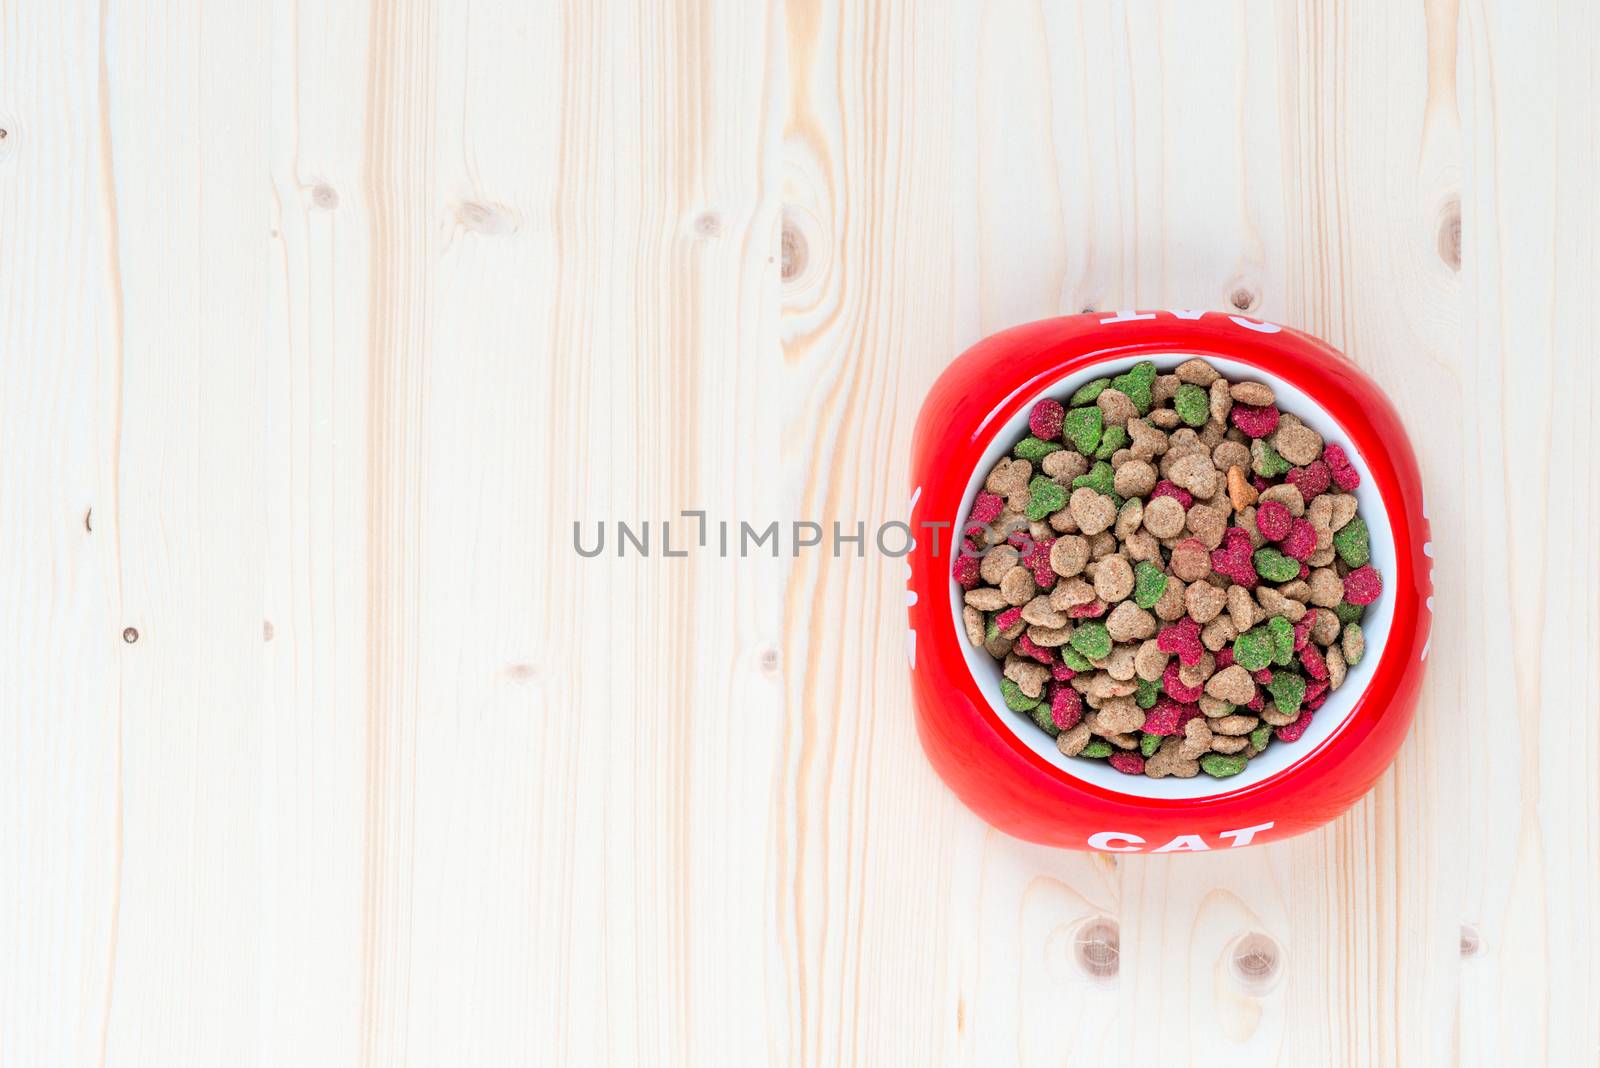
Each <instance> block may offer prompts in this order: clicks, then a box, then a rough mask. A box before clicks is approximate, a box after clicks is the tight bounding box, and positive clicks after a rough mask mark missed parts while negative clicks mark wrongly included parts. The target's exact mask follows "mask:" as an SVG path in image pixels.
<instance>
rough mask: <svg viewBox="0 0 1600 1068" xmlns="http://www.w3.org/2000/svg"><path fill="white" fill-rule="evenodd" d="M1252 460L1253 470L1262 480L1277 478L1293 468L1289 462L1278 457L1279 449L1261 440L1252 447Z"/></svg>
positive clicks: (1252, 444)
mask: <svg viewBox="0 0 1600 1068" xmlns="http://www.w3.org/2000/svg"><path fill="white" fill-rule="evenodd" d="M1250 458H1251V464H1250V467H1251V470H1253V471H1254V472H1255V473H1256V474H1258V475H1260V476H1261V477H1262V478H1277V477H1278V476H1279V475H1281V474H1283V473H1284V472H1285V471H1287V470H1289V467H1290V466H1291V465H1290V463H1289V461H1288V460H1285V459H1284V458H1283V457H1282V456H1279V455H1278V450H1277V449H1274V448H1273V447H1272V446H1271V445H1268V444H1267V443H1266V442H1265V441H1262V440H1261V439H1259V438H1258V439H1257V440H1256V441H1254V442H1252V443H1251V445H1250Z"/></svg>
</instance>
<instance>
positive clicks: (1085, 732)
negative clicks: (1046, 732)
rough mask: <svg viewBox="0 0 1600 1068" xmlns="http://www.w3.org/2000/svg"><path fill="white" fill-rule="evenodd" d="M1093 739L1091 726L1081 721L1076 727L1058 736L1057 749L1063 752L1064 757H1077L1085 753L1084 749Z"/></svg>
mask: <svg viewBox="0 0 1600 1068" xmlns="http://www.w3.org/2000/svg"><path fill="white" fill-rule="evenodd" d="M1091 737H1093V733H1092V732H1091V731H1090V730H1089V725H1088V724H1087V723H1084V722H1082V721H1079V723H1078V725H1077V726H1076V727H1073V728H1072V729H1071V730H1067V731H1062V732H1061V733H1060V734H1058V735H1056V748H1057V749H1059V750H1061V755H1062V756H1077V755H1078V754H1079V753H1081V752H1083V747H1084V746H1086V745H1088V744H1089V739H1090V738H1091Z"/></svg>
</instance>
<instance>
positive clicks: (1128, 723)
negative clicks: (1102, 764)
mask: <svg viewBox="0 0 1600 1068" xmlns="http://www.w3.org/2000/svg"><path fill="white" fill-rule="evenodd" d="M1017 685H1019V686H1020V685H1022V684H1021V683H1018V684H1017ZM1084 719H1085V720H1089V719H1094V720H1096V721H1097V722H1096V723H1093V724H1091V725H1090V727H1089V729H1090V730H1091V731H1094V733H1096V734H1100V735H1105V734H1125V733H1127V732H1128V731H1136V730H1138V729H1139V728H1140V727H1142V726H1144V710H1143V709H1142V708H1140V707H1139V706H1138V705H1136V704H1134V703H1133V698H1131V697H1114V698H1112V699H1111V700H1109V701H1107V702H1105V703H1104V704H1102V705H1101V706H1100V707H1099V709H1097V710H1096V711H1094V712H1091V713H1089V715H1087V716H1085V717H1084Z"/></svg>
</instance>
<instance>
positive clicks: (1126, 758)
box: [1106, 749, 1144, 775]
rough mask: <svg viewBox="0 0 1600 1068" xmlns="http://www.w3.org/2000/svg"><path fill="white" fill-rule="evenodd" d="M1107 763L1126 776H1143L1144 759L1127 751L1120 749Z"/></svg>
mask: <svg viewBox="0 0 1600 1068" xmlns="http://www.w3.org/2000/svg"><path fill="white" fill-rule="evenodd" d="M1106 760H1107V762H1108V763H1109V764H1110V765H1111V766H1112V767H1114V768H1116V769H1117V770H1118V771H1120V772H1122V774H1124V775H1143V774H1144V757H1142V756H1140V755H1139V754H1138V753H1135V752H1132V751H1130V750H1127V749H1118V750H1117V751H1116V752H1115V753H1112V754H1111V755H1110V756H1109V757H1107V758H1106Z"/></svg>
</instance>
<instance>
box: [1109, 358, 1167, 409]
mask: <svg viewBox="0 0 1600 1068" xmlns="http://www.w3.org/2000/svg"><path fill="white" fill-rule="evenodd" d="M1155 384H1156V365H1155V364H1153V363H1151V362H1150V361H1149V360H1144V361H1143V362H1141V363H1136V364H1134V365H1133V367H1132V368H1130V369H1129V370H1128V373H1127V374H1121V375H1118V376H1117V377H1115V378H1113V379H1112V380H1111V388H1112V389H1117V390H1121V391H1122V392H1123V393H1126V394H1127V395H1128V399H1129V400H1131V401H1133V406H1134V407H1135V408H1137V409H1139V414H1140V415H1145V414H1146V413H1148V412H1149V411H1150V403H1151V400H1152V394H1151V387H1153V386H1154V385H1155Z"/></svg>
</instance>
